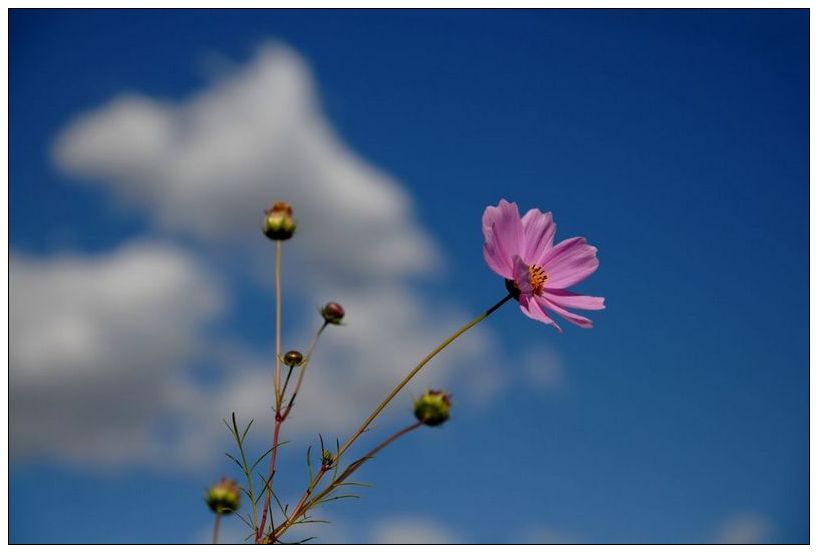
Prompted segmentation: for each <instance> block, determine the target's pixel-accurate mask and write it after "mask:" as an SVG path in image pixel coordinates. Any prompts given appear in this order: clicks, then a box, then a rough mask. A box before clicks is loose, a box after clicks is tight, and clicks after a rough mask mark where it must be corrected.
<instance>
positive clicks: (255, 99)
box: [54, 46, 439, 281]
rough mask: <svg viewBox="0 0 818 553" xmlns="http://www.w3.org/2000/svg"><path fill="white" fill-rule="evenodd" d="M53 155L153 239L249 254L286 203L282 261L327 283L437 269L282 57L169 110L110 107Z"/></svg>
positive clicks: (275, 55) (72, 132)
mask: <svg viewBox="0 0 818 553" xmlns="http://www.w3.org/2000/svg"><path fill="white" fill-rule="evenodd" d="M54 155H55V159H56V161H57V163H58V165H59V167H61V168H62V169H63V170H64V171H66V172H67V173H69V174H73V175H76V176H82V177H85V178H88V179H90V181H91V182H94V183H96V184H97V185H99V186H101V187H103V188H106V189H108V190H110V191H111V192H113V193H114V194H115V195H116V196H118V197H119V198H121V199H124V200H125V201H127V202H131V203H133V204H135V205H138V206H141V207H143V208H145V209H147V211H148V213H149V214H150V216H151V217H152V218H153V220H154V221H155V222H156V223H157V224H158V225H159V226H160V227H161V228H164V229H169V230H176V231H182V232H185V233H189V234H192V235H194V236H197V237H199V238H202V239H204V240H207V241H214V242H224V241H234V242H237V243H240V244H241V243H246V242H256V243H257V242H258V240H248V237H252V238H256V237H257V236H258V225H259V222H260V215H261V213H262V210H263V209H264V208H265V207H267V206H269V205H270V204H271V203H272V202H273V201H274V200H277V199H286V200H287V201H289V202H290V203H291V204H293V205H294V206H295V207H296V210H297V215H298V220H299V221H300V222H301V225H300V228H299V230H298V239H299V246H298V248H296V249H294V250H297V251H295V252H294V253H295V254H296V255H298V254H299V253H300V252H304V253H303V255H304V256H305V258H304V259H303V261H306V262H310V263H315V262H318V265H309V266H312V267H315V266H318V267H321V269H322V270H323V271H327V272H331V274H332V276H333V279H335V280H337V279H340V278H347V279H354V280H356V281H358V280H360V279H362V278H364V279H366V278H370V279H371V278H377V279H384V278H386V279H388V278H393V277H396V276H397V277H402V276H406V275H407V274H412V273H422V272H427V271H429V270H430V269H431V268H432V267H434V266H435V264H436V262H437V261H438V257H439V253H438V251H437V249H436V247H435V246H434V244H433V243H432V241H431V240H430V239H429V237H428V236H427V235H426V233H425V232H424V231H423V230H422V229H421V228H420V226H419V225H418V224H417V221H416V220H415V219H414V217H413V215H412V202H411V199H410V197H409V195H408V194H407V193H406V191H405V190H404V189H403V188H402V187H401V186H399V185H398V184H397V183H396V182H395V181H393V180H392V179H390V178H389V177H388V176H386V175H385V174H384V173H382V172H380V171H378V170H377V169H376V168H374V167H372V166H371V165H369V164H367V163H366V162H365V161H363V160H362V159H360V158H359V157H358V156H357V155H356V154H355V153H354V152H352V151H351V150H350V149H349V148H348V147H347V146H346V145H345V144H344V143H343V142H341V141H340V140H339V139H338V137H337V136H336V135H335V133H334V132H333V130H332V129H331V127H330V125H329V123H328V122H327V120H326V118H325V117H324V116H323V114H322V113H321V111H320V109H319V107H318V100H317V95H316V93H315V89H314V86H313V82H312V79H311V78H310V74H309V71H308V69H307V67H306V66H305V64H304V63H303V61H302V60H301V59H300V58H299V57H298V55H297V54H295V53H294V52H293V51H291V50H289V49H288V48H285V47H283V46H266V47H263V48H261V49H260V50H259V52H258V54H257V55H256V57H255V58H254V59H253V60H252V61H251V62H250V63H249V64H248V65H246V66H244V67H242V68H241V69H239V70H237V71H236V72H235V73H233V74H231V75H229V76H228V77H227V78H224V79H223V80H221V81H219V82H217V83H216V84H215V85H213V86H211V87H209V88H207V89H205V90H204V91H202V92H200V93H198V94H195V95H194V96H192V97H191V98H188V99H187V100H186V101H184V102H181V103H169V102H162V101H159V100H154V99H152V98H148V97H145V96H141V95H137V94H124V95H122V96H120V97H118V98H116V99H113V100H112V101H110V102H109V103H108V104H107V105H105V106H103V107H101V108H99V109H97V110H94V111H92V112H90V113H87V114H85V115H82V116H80V117H78V118H77V119H76V120H75V121H73V122H72V123H71V124H70V125H69V126H68V127H67V128H66V129H65V130H64V131H63V132H62V133H61V134H60V136H59V137H58V139H57V141H56V145H55V148H54ZM307 264H308V263H305V265H307ZM311 272H312V273H315V272H316V271H311ZM315 276H316V277H318V276H321V275H320V274H317V275H315Z"/></svg>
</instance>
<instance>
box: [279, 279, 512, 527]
mask: <svg viewBox="0 0 818 553" xmlns="http://www.w3.org/2000/svg"><path fill="white" fill-rule="evenodd" d="M513 297H514V296H513V295H512V294H510V293H509V294H508V295H507V296H506V297H504V298H503V299H501V300H500V301H498V302H497V303H495V304H494V305H492V306H491V307H490V308H488V309H487V310H486V311H484V312H483V313H481V314H480V315H478V316H477V317H475V318H474V319H472V320H471V321H469V322H468V323H466V324H465V325H464V326H462V327H460V328H459V329H457V330H456V331H455V332H454V333H453V334H452V335H451V336H449V337H448V338H446V339H445V340H444V341H443V342H441V344H440V345H439V346H437V347H436V348H435V349H433V350H432V351H431V352H429V354H428V355H426V357H424V358H423V359H421V360H420V362H419V363H418V364H417V365H415V367H414V368H413V369H412V370H411V371H409V374H407V375H406V376H405V377H404V378H403V380H401V381H400V382H399V383H398V385H397V386H395V387H394V388H393V389H392V391H391V392H389V395H387V396H386V399H384V400H383V401H382V402H381V403H380V405H378V406H377V407H376V408H375V410H374V411H372V413H371V414H370V415H369V416H368V417H367V418H366V420H364V422H363V423H362V424H361V426H360V427H359V428H358V430H356V431H355V433H354V434H352V436H350V437H349V439H347V441H346V442H344V445H342V446H341V447H340V448H339V449H338V451H337V452H336V454H335V456H334V457H333V464H334V463H337V462H338V460H339V459H340V458H341V455H343V454H344V452H346V450H347V449H349V447H350V446H351V445H352V444H353V443H355V440H357V439H358V438H359V437H360V436H361V434H363V433H364V432H366V430H367V428H368V427H369V425H370V424H371V423H372V421H373V420H375V418H376V417H377V416H378V415H380V414H381V412H382V411H383V410H384V409H385V408H386V406H387V405H389V403H390V402H391V401H392V400H393V399H394V398H395V396H396V395H398V393H400V391H401V390H402V389H403V388H404V387H405V386H406V384H408V383H409V381H410V380H412V378H414V376H415V375H416V374H417V373H419V372H420V370H421V369H422V368H423V367H424V366H425V365H426V364H427V363H428V362H429V361H431V360H432V359H433V358H434V357H435V356H436V355H437V354H438V353H440V352H441V351H443V350H444V349H445V348H446V347H447V346H448V345H449V344H451V343H452V342H454V341H455V340H457V339H458V338H459V337H460V336H462V335H463V334H465V333H466V332H468V331H469V329H471V328H472V327H474V326H476V325H477V324H478V323H479V322H480V321H482V320H483V319H485V318H486V317H488V316H489V315H491V314H492V313H494V312H495V311H497V310H498V309H499V308H500V307H502V306H503V304H505V303H506V302H507V301H508V300H510V299H512V298H513ZM326 472H327V471H326V470H325V469H324V467H323V466H322V468H321V469H320V470H319V471H318V472H317V473H316V475H315V476H314V477H313V478H312V480H311V481H310V483H309V485H308V486H307V490H306V491H305V492H304V495H303V496H302V497H301V499H300V500H299V502H298V506H297V508H296V509H294V510H293V512H292V514H291V515H290V516H289V517H288V518H287V519H286V520H285V521H284V522H283V523H281V526H280V527H279V528H277V529H276V530H275V532H274V535H275V536H276V537H278V536H279V535H280V534H281V531H282V529H283V530H286V529H287V528H289V527H290V526H291V525H292V523H293V522H295V521H296V518H297V517H298V516H300V514H301V513H299V512H298V510H299V509H301V510H303V507H304V505H305V504H306V502H307V500H308V499H309V496H310V495H311V494H312V492H313V490H314V489H315V487H316V486H317V485H318V483H319V482H320V480H321V478H323V476H324V474H325V473H326Z"/></svg>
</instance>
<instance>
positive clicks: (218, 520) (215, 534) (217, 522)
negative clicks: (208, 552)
mask: <svg viewBox="0 0 818 553" xmlns="http://www.w3.org/2000/svg"><path fill="white" fill-rule="evenodd" d="M221 522H222V514H221V513H218V512H217V513H216V520H214V521H213V544H214V545H215V544H218V543H219V526H220V525H221Z"/></svg>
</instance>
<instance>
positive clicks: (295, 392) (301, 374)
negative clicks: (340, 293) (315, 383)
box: [282, 321, 329, 419]
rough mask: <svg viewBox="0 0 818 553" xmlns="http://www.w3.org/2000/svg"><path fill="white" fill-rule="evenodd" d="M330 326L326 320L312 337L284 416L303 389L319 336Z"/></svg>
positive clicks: (284, 416) (285, 416)
mask: <svg viewBox="0 0 818 553" xmlns="http://www.w3.org/2000/svg"><path fill="white" fill-rule="evenodd" d="M327 326H329V323H328V322H326V321H324V324H322V325H321V328H319V329H318V332H316V333H315V336H313V337H312V342H310V347H309V349H308V350H307V356H306V357H305V358H304V362H303V363H302V364H301V368H300V372H299V373H298V380H297V381H296V383H295V388H294V389H293V395H292V396H290V401H289V402H288V403H287V408H286V409H285V410H284V415H283V417H282V418H284V419H286V418H287V415H289V414H290V411H291V410H292V408H293V402H295V396H297V395H298V391H299V390H300V389H301V383H302V382H304V374H305V373H306V372H307V366H309V364H310V359H312V352H313V351H315V346H316V345H318V338H320V337H321V333H322V332H324V329H325V328H327Z"/></svg>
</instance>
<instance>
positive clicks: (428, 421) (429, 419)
mask: <svg viewBox="0 0 818 553" xmlns="http://www.w3.org/2000/svg"><path fill="white" fill-rule="evenodd" d="M451 406H452V396H451V395H449V394H447V393H446V392H444V391H442V390H429V391H428V392H426V393H425V394H423V395H422V396H420V399H417V400H415V417H416V418H417V419H418V420H419V421H420V422H422V423H423V424H425V425H426V426H438V425H440V424H443V423H444V422H446V421H447V420H448V418H449V409H450V408H451Z"/></svg>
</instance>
